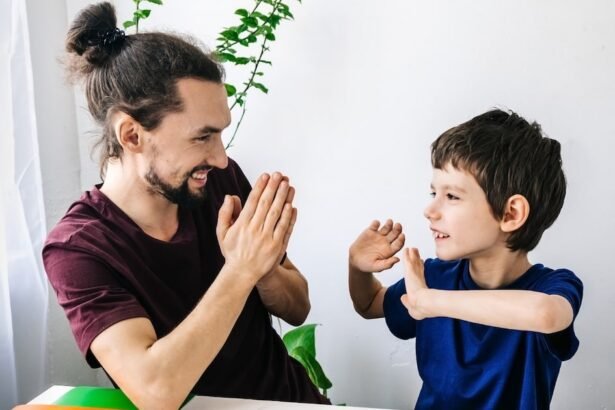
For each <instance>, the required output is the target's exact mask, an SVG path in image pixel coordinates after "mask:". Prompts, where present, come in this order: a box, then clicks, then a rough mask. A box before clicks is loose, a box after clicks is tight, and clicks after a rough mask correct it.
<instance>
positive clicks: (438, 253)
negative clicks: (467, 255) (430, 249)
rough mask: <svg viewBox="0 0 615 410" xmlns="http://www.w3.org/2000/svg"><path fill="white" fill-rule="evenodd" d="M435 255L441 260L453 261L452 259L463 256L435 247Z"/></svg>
mask: <svg viewBox="0 0 615 410" xmlns="http://www.w3.org/2000/svg"><path fill="white" fill-rule="evenodd" d="M436 256H437V257H438V259H440V260H441V261H454V260H457V259H462V258H463V255H460V254H457V253H454V252H445V251H443V250H437V249H436Z"/></svg>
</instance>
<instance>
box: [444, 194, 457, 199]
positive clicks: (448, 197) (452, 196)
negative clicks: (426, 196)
mask: <svg viewBox="0 0 615 410" xmlns="http://www.w3.org/2000/svg"><path fill="white" fill-rule="evenodd" d="M446 199H450V200H457V199H459V197H458V196H455V195H453V194H446Z"/></svg>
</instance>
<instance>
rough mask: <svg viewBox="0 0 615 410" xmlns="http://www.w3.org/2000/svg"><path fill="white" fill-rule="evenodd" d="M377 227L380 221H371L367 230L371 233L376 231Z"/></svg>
mask: <svg viewBox="0 0 615 410" xmlns="http://www.w3.org/2000/svg"><path fill="white" fill-rule="evenodd" d="M379 227H380V221H377V220H373V221H372V223H371V224H369V226H368V227H367V229H369V230H372V231H378V228H379Z"/></svg>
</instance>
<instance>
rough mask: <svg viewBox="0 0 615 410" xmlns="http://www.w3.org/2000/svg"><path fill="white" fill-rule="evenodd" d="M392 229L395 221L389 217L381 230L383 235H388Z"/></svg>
mask: <svg viewBox="0 0 615 410" xmlns="http://www.w3.org/2000/svg"><path fill="white" fill-rule="evenodd" d="M391 229H393V221H392V220H391V219H387V220H386V222H385V223H384V225H382V227H381V228H380V231H379V232H380V234H381V235H388V234H389V232H391Z"/></svg>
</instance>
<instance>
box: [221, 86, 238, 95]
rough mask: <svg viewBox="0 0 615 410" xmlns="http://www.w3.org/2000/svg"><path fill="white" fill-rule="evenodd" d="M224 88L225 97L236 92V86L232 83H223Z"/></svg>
mask: <svg viewBox="0 0 615 410" xmlns="http://www.w3.org/2000/svg"><path fill="white" fill-rule="evenodd" d="M224 88H226V96H227V97H232V96H233V95H235V93H236V92H237V87H235V86H234V85H233V84H227V83H224Z"/></svg>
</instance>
